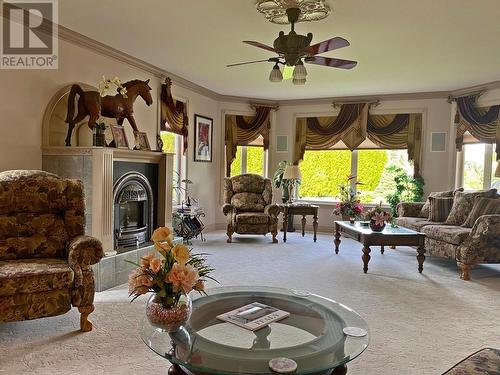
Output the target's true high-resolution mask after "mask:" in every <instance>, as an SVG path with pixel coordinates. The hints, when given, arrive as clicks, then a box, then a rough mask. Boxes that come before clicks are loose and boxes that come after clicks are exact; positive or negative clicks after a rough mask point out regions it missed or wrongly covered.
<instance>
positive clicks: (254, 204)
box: [222, 174, 280, 243]
mask: <svg viewBox="0 0 500 375" xmlns="http://www.w3.org/2000/svg"><path fill="white" fill-rule="evenodd" d="M272 200H273V189H272V186H271V180H270V179H268V178H264V177H262V176H259V175H256V174H242V175H239V176H235V177H231V178H225V179H224V203H225V204H224V206H222V212H223V213H224V215H225V216H227V237H228V238H227V242H232V238H233V233H238V234H264V235H265V234H267V233H269V232H271V234H272V236H273V243H277V242H278V240H277V239H276V235H277V234H278V215H279V213H280V208H279V207H278V206H277V205H275V204H271V202H272Z"/></svg>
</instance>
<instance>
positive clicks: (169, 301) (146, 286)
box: [129, 227, 214, 332]
mask: <svg viewBox="0 0 500 375" xmlns="http://www.w3.org/2000/svg"><path fill="white" fill-rule="evenodd" d="M151 240H152V241H153V242H154V246H155V249H156V251H157V252H158V255H160V256H159V257H158V256H155V254H149V255H147V256H144V257H142V258H141V261H140V264H136V263H133V264H135V265H136V266H137V268H136V269H134V270H133V271H132V273H131V274H130V277H129V293H130V296H131V297H133V298H132V301H134V300H135V299H136V298H137V297H139V296H141V295H143V294H146V293H149V292H151V293H152V294H151V296H150V298H149V299H148V301H147V304H146V316H147V318H148V320H149V322H150V323H151V325H153V326H155V327H158V328H161V329H164V330H166V331H168V332H173V331H176V330H178V329H179V327H181V326H182V325H184V324H185V323H186V322H187V321H188V319H189V317H190V316H191V309H192V307H191V299H190V298H189V293H190V292H191V291H192V290H195V291H197V292H199V293H201V294H206V293H205V281H206V280H207V279H212V280H214V279H213V278H212V277H210V276H209V274H210V273H211V272H212V271H213V268H210V267H209V266H207V265H206V264H205V261H206V259H205V258H204V255H205V254H193V253H192V252H191V250H189V249H188V248H187V247H186V246H184V245H182V244H178V245H175V246H174V245H173V235H172V231H171V230H170V229H169V228H166V227H160V228H158V229H156V230H155V231H154V232H153V236H152V237H151ZM130 263H132V262H130Z"/></svg>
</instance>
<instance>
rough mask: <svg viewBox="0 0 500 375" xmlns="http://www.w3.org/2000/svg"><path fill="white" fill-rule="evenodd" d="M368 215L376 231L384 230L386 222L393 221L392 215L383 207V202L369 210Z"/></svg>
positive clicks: (372, 227) (371, 226)
mask: <svg viewBox="0 0 500 375" xmlns="http://www.w3.org/2000/svg"><path fill="white" fill-rule="evenodd" d="M367 217H368V218H369V219H370V228H371V229H372V230H373V231H376V232H380V231H382V230H383V229H384V228H385V224H386V223H388V222H390V221H391V215H390V214H389V213H388V212H387V211H385V210H384V209H383V208H382V203H379V204H377V205H376V206H375V207H374V208H373V209H372V210H370V211H368V213H367Z"/></svg>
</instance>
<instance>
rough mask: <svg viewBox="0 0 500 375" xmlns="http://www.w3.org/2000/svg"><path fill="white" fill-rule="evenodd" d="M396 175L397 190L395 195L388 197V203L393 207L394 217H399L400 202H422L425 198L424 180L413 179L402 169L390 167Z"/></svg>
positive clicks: (419, 178)
mask: <svg viewBox="0 0 500 375" xmlns="http://www.w3.org/2000/svg"><path fill="white" fill-rule="evenodd" d="M387 170H388V171H389V172H390V173H393V174H394V182H395V183H396V188H395V191H394V193H392V194H388V195H387V197H386V198H387V202H388V203H389V205H390V206H391V212H392V216H397V210H396V208H397V205H398V203H399V202H421V201H422V200H423V197H424V179H423V178H422V177H416V178H414V177H412V176H410V175H408V173H406V171H405V170H404V169H403V168H401V167H396V166H394V165H393V166H390V167H389V168H387Z"/></svg>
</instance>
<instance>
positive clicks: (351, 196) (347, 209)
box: [333, 175, 364, 223]
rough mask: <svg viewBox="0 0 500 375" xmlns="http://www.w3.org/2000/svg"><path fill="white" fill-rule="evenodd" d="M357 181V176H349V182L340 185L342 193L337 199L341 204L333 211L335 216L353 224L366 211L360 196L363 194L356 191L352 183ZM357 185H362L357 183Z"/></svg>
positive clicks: (340, 192)
mask: <svg viewBox="0 0 500 375" xmlns="http://www.w3.org/2000/svg"><path fill="white" fill-rule="evenodd" d="M355 179H356V177H355V176H352V175H351V176H347V181H346V182H345V183H343V184H340V185H339V189H340V191H339V195H338V196H337V197H338V198H339V200H340V202H338V203H337V204H336V207H335V208H334V210H333V213H334V214H335V215H339V216H342V220H346V221H347V220H349V221H350V222H351V223H354V221H355V220H356V219H357V218H359V217H360V216H361V215H362V213H363V210H364V208H363V205H362V204H361V201H360V199H359V194H361V193H360V192H359V191H356V190H355V189H354V188H353V186H352V184H351V181H352V180H355ZM355 185H362V183H361V182H357V181H356V183H355Z"/></svg>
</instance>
